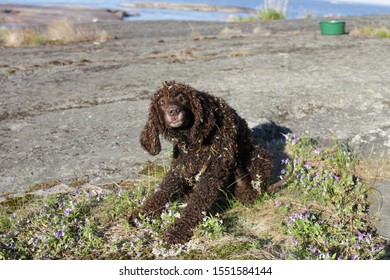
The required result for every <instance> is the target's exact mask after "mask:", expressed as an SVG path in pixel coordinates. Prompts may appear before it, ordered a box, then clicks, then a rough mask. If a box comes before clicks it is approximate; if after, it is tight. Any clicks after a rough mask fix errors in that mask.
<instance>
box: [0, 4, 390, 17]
mask: <svg viewBox="0 0 390 280" xmlns="http://www.w3.org/2000/svg"><path fill="white" fill-rule="evenodd" d="M130 2H142V0H136V1H134V0H12V1H7V0H5V1H4V0H0V3H9V4H10V3H12V4H28V5H76V4H77V5H88V6H94V7H103V8H116V9H123V10H127V11H129V12H130V13H139V14H140V16H138V17H131V18H129V20H209V21H226V20H227V18H228V16H229V15H230V14H227V13H221V12H196V11H175V10H159V9H129V8H125V7H121V6H120V4H121V3H130ZM150 2H172V3H205V4H213V5H226V6H227V5H231V6H240V7H247V8H253V9H254V8H257V9H259V8H263V7H264V0H243V1H234V0H173V1H169V0H150ZM389 4H390V0H389ZM373 14H390V5H387V6H384V5H372V4H358V3H342V2H340V3H339V2H337V1H331V0H289V2H288V8H287V14H286V17H287V18H288V19H295V18H303V17H305V16H307V15H311V16H313V17H323V16H335V17H336V16H337V17H343V16H360V15H373ZM235 15H236V16H247V15H245V14H235Z"/></svg>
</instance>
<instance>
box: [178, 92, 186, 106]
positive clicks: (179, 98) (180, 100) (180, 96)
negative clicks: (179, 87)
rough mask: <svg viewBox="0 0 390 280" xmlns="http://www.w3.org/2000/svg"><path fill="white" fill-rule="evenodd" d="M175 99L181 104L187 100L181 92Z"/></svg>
mask: <svg viewBox="0 0 390 280" xmlns="http://www.w3.org/2000/svg"><path fill="white" fill-rule="evenodd" d="M177 100H178V101H179V102H180V103H182V104H184V103H186V102H187V99H186V98H185V97H184V96H183V95H181V94H180V95H179V96H178V97H177Z"/></svg>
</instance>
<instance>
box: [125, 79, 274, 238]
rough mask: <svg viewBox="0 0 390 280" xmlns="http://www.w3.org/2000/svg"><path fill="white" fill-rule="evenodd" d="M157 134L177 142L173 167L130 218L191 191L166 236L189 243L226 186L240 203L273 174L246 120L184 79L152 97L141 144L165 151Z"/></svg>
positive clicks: (151, 211)
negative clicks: (186, 82) (186, 83)
mask: <svg viewBox="0 0 390 280" xmlns="http://www.w3.org/2000/svg"><path fill="white" fill-rule="evenodd" d="M159 135H162V136H163V137H164V138H165V139H166V140H168V141H170V142H172V143H173V145H174V150H173V159H172V163H171V167H170V169H169V171H168V172H167V174H166V175H165V177H164V179H163V181H162V183H161V186H160V188H159V190H158V191H157V192H155V193H154V194H153V195H152V196H151V197H149V198H148V199H147V201H146V202H145V204H144V205H143V206H142V208H140V209H139V210H138V211H136V212H133V213H132V214H131V216H130V218H129V221H130V222H132V221H133V220H134V219H135V218H137V217H138V215H139V214H151V215H153V214H159V213H160V212H161V210H162V208H163V207H164V205H165V204H166V203H167V202H168V201H169V200H170V199H171V197H172V196H173V195H174V194H175V195H183V194H188V198H187V199H188V201H187V206H186V207H185V208H184V209H183V210H182V211H181V213H180V218H178V219H177V220H176V221H175V223H174V224H173V225H172V226H171V228H170V229H169V230H168V232H167V233H166V234H165V236H164V240H165V241H166V242H168V243H185V242H187V241H189V239H190V238H191V237H192V235H193V229H194V228H195V227H196V226H197V224H198V223H199V222H200V221H201V220H202V219H203V217H204V213H205V212H208V211H209V210H210V209H211V208H212V206H213V204H214V203H215V202H216V200H217V198H218V197H219V195H220V193H221V192H222V191H223V190H226V187H227V186H231V185H234V186H235V187H234V191H233V195H234V196H235V198H236V199H238V200H239V201H241V202H242V203H251V202H253V201H254V200H255V199H256V198H257V197H258V196H259V193H261V192H265V191H266V190H267V186H268V183H269V180H270V177H271V173H272V161H271V158H270V156H269V154H268V153H267V151H266V150H265V149H264V148H263V147H261V146H257V145H255V144H254V141H253V138H252V131H251V130H250V129H249V127H248V125H247V123H246V121H245V120H244V119H242V118H241V117H240V116H239V115H238V114H237V113H236V111H235V110H234V109H233V108H232V107H230V106H229V105H228V104H227V103H226V102H225V101H224V100H223V99H221V98H218V97H215V96H212V95H210V94H208V93H205V92H201V91H198V90H196V89H194V88H192V87H190V86H188V85H184V84H181V83H176V82H174V81H172V82H164V84H163V86H162V87H161V88H160V89H158V90H157V92H156V93H155V94H154V96H153V97H152V99H151V104H150V108H149V116H148V120H147V123H146V125H145V127H144V129H143V131H142V133H141V136H140V142H141V145H142V146H143V147H144V148H145V149H146V150H147V151H148V152H149V153H150V154H152V155H156V154H158V153H159V152H160V151H161V144H160V138H159Z"/></svg>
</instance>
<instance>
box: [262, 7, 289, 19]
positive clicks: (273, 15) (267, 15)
mask: <svg viewBox="0 0 390 280" xmlns="http://www.w3.org/2000/svg"><path fill="white" fill-rule="evenodd" d="M285 18H286V16H285V14H283V12H280V11H277V10H274V9H266V10H261V11H260V12H259V19H260V20H282V19H285Z"/></svg>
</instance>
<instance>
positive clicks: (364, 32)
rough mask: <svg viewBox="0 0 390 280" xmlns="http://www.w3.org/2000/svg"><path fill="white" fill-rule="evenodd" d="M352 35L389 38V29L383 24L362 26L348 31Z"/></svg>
mask: <svg viewBox="0 0 390 280" xmlns="http://www.w3.org/2000/svg"><path fill="white" fill-rule="evenodd" d="M350 35H352V36H366V37H376V38H390V30H389V29H388V28H387V27H385V26H363V27H360V28H356V29H354V30H352V31H351V32H350Z"/></svg>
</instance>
